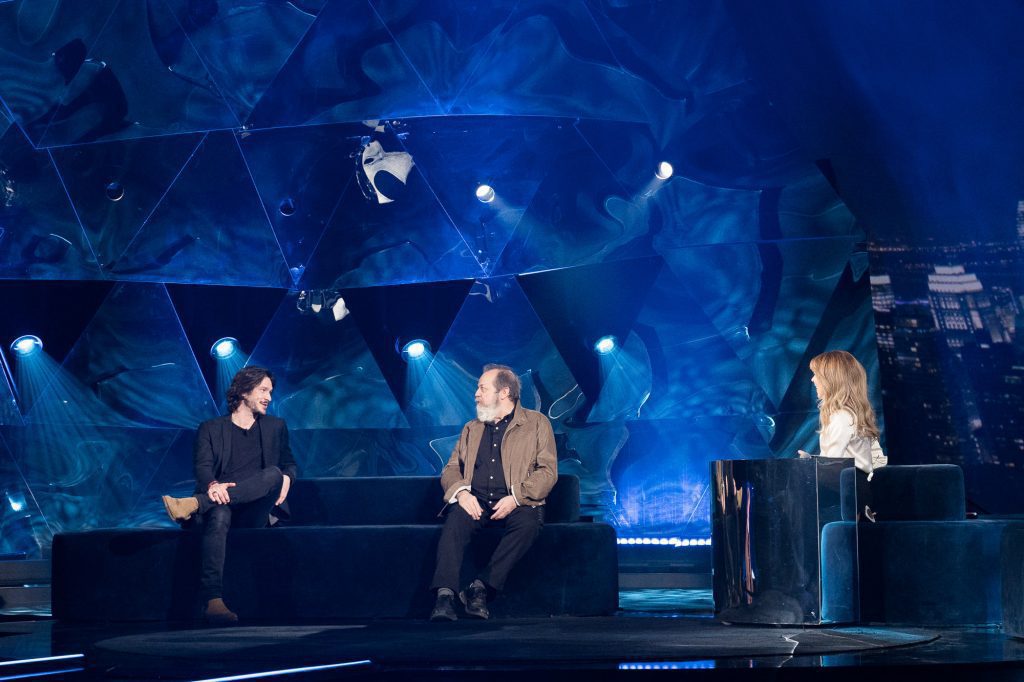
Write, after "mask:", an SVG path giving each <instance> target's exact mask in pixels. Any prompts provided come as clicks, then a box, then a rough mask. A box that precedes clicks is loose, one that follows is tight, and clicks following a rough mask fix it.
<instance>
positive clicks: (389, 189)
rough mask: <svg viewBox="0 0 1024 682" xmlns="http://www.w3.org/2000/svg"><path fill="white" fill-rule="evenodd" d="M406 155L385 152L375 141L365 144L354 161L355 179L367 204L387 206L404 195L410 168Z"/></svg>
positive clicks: (411, 165)
mask: <svg viewBox="0 0 1024 682" xmlns="http://www.w3.org/2000/svg"><path fill="white" fill-rule="evenodd" d="M415 165H416V164H415V163H414V162H413V160H412V154H409V153H408V152H386V151H384V147H383V146H381V143H380V142H378V141H377V140H373V141H368V142H367V143H366V145H365V146H364V147H363V148H362V150H361V151H360V152H359V154H358V155H357V158H356V167H357V169H358V170H357V171H356V179H357V180H358V181H359V188H360V189H361V190H362V192H363V196H365V197H366V198H367V199H368V200H370V201H375V202H377V203H378V204H389V203H391V202H392V201H394V200H395V199H397V198H399V197H400V196H401V195H402V194H403V193H404V191H405V185H406V182H407V181H408V178H409V173H410V172H411V171H412V167H413V166H415Z"/></svg>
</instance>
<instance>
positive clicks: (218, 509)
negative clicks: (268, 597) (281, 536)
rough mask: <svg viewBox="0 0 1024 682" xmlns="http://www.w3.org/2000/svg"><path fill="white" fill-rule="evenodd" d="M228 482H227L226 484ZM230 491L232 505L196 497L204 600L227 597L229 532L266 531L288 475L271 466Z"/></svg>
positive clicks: (204, 497)
mask: <svg viewBox="0 0 1024 682" xmlns="http://www.w3.org/2000/svg"><path fill="white" fill-rule="evenodd" d="M222 482H225V483H226V482H227V481H222ZM232 482H233V483H234V484H235V487H234V488H228V497H229V498H230V499H231V502H229V503H228V504H217V503H215V502H213V501H211V500H210V498H209V497H207V496H206V494H205V493H200V494H198V495H196V499H198V500H199V514H200V515H201V516H202V519H203V524H202V525H203V550H202V556H203V559H202V575H201V578H200V594H201V596H202V598H203V601H209V600H210V599H216V598H218V597H223V596H224V594H223V589H224V554H225V550H226V548H227V542H228V530H230V529H231V527H232V526H234V527H235V528H265V527H266V525H267V521H268V517H269V516H270V510H271V509H273V508H274V503H275V502H277V498H278V496H279V495H280V494H281V486H282V484H283V483H284V476H283V475H282V474H281V470H280V469H278V468H277V467H268V468H266V469H263V470H261V471H260V472H259V473H257V474H253V475H252V476H249V477H247V478H245V479H242V480H241V481H232Z"/></svg>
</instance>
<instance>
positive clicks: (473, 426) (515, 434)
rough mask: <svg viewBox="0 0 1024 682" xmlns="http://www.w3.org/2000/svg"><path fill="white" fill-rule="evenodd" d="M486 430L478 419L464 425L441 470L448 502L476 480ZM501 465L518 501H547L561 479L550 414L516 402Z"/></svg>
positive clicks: (503, 441)
mask: <svg viewBox="0 0 1024 682" xmlns="http://www.w3.org/2000/svg"><path fill="white" fill-rule="evenodd" d="M483 433H484V424H483V422H480V421H478V420H476V419H474V420H473V421H471V422H469V423H468V424H466V425H465V426H464V427H462V434H461V435H460V436H459V442H458V443H456V444H455V449H454V450H452V456H451V457H450V458H449V459H448V464H446V465H445V467H444V469H443V470H442V471H441V487H442V488H443V489H444V501H445V502H450V501H451V499H452V498H453V497H454V496H455V495H456V493H457V492H458V490H459V488H469V487H470V485H471V483H472V482H473V467H474V466H475V465H476V453H477V451H478V450H479V449H480V439H481V438H483ZM501 465H502V468H503V469H504V472H505V483H507V484H508V486H509V493H510V494H511V495H512V496H513V497H514V498H515V500H516V502H517V503H518V504H521V505H522V504H525V505H529V506H531V507H536V506H539V505H542V504H544V500H545V498H547V496H548V493H550V492H551V489H552V488H553V487H554V486H555V481H557V480H558V455H557V454H556V452H555V433H554V431H552V429H551V422H549V421H548V418H547V417H545V416H544V415H543V414H542V413H540V412H536V411H534V410H527V409H526V408H524V407H523V406H522V405H520V404H519V403H516V409H515V412H514V413H513V416H512V421H511V422H510V423H509V427H508V429H507V430H506V431H505V435H504V436H502V438H501Z"/></svg>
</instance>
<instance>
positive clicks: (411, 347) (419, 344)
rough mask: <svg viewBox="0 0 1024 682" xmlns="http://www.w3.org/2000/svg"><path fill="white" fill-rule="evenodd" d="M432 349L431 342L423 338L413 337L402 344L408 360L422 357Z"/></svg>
mask: <svg viewBox="0 0 1024 682" xmlns="http://www.w3.org/2000/svg"><path fill="white" fill-rule="evenodd" d="M429 351H430V344H429V343H427V342H426V341H424V340H423V339H413V340H412V341H410V342H409V343H407V344H405V345H404V346H402V357H403V358H405V359H407V360H415V359H416V358H421V357H423V356H424V355H426V354H427V353H428V352H429Z"/></svg>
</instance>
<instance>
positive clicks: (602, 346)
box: [594, 336, 615, 355]
mask: <svg viewBox="0 0 1024 682" xmlns="http://www.w3.org/2000/svg"><path fill="white" fill-rule="evenodd" d="M594 350H595V351H597V354H598V355H608V354H609V353H611V352H612V351H613V350H615V337H614V336H602V337H601V338H599V339H598V340H597V343H595V344H594Z"/></svg>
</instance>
